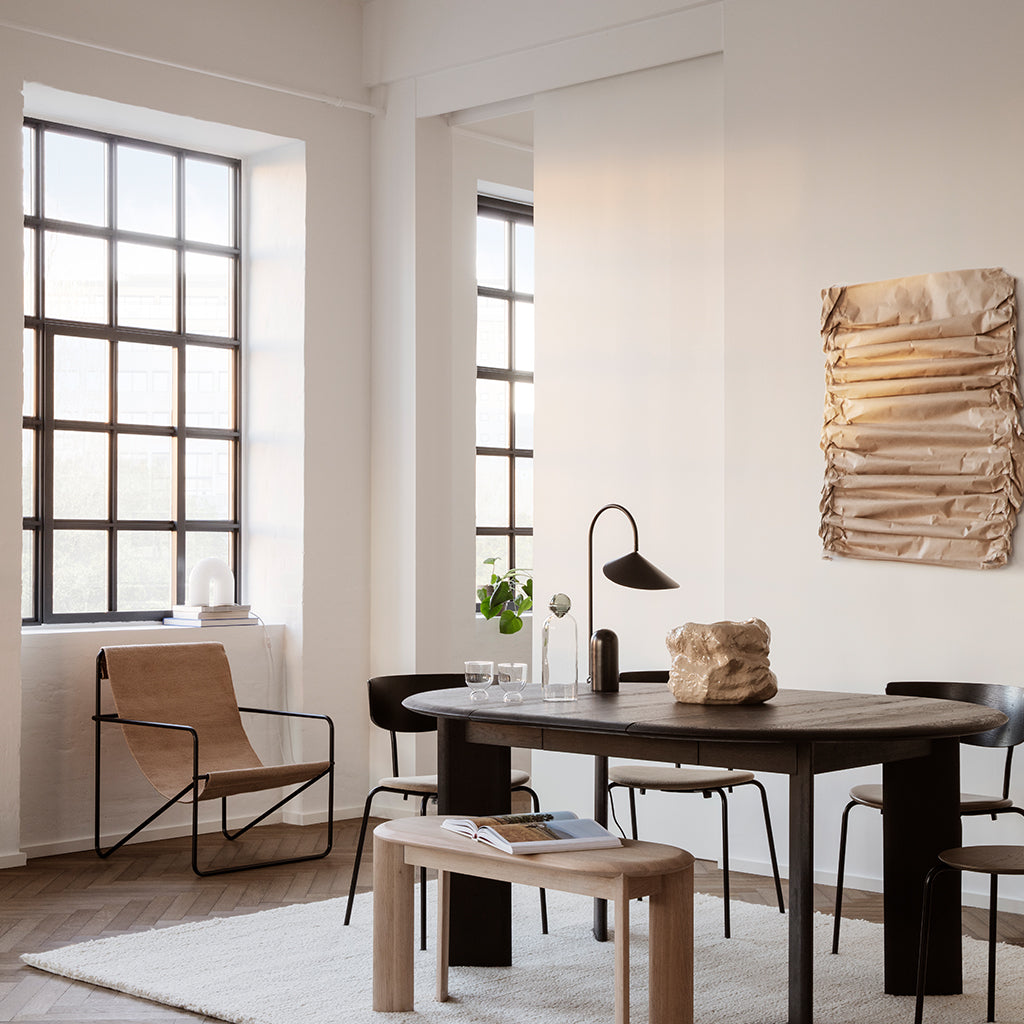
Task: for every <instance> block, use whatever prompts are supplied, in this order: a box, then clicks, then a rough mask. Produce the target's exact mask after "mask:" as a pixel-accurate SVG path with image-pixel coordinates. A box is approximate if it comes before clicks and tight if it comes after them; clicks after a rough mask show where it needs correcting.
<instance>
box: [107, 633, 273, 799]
mask: <svg viewBox="0 0 1024 1024" xmlns="http://www.w3.org/2000/svg"><path fill="white" fill-rule="evenodd" d="M101 679H107V680H108V681H109V683H110V692H111V695H112V696H113V698H114V707H115V708H116V709H117V714H118V716H119V717H121V718H130V719H135V720H137V721H143V722H167V723H171V724H174V725H190V726H192V728H194V729H195V730H196V732H197V733H198V735H199V750H200V755H201V758H202V760H201V761H200V764H199V769H200V772H206V771H225V770H229V769H232V768H259V767H261V766H262V762H261V761H260V759H259V757H257V755H256V751H255V750H253V748H252V745H251V744H250V743H249V739H248V737H247V736H246V734H245V729H244V728H243V727H242V717H241V715H240V714H239V712H238V700H237V698H236V697H235V688H234V686H233V685H232V682H231V668H230V666H229V665H228V658H227V654H226V653H225V651H224V645H223V644H219V643H196V644H141V645H124V646H116V647H104V648H101V650H100V652H99V655H98V656H97V658H96V686H97V703H98V701H99V685H100V680H101ZM122 732H123V733H124V737H125V740H126V741H127V743H128V749H129V750H130V751H131V754H132V757H134V758H135V760H136V762H138V765H139V768H141V769H142V772H143V774H144V775H145V776H146V778H147V779H149V781H150V783H151V784H152V786H153V787H154V788H155V789H156V790H157V791H159V792H160V793H162V794H163V795H164V796H166V797H168V798H170V797H171V796H173V795H174V794H175V793H177V792H179V791H180V790H181V789H182V787H183V786H184V785H186V783H187V782H188V780H189V779H190V778H191V777H192V739H191V737H190V736H188V735H187V734H185V733H182V732H180V731H176V730H171V729H153V728H140V727H132V728H128V727H125V728H123V729H122Z"/></svg>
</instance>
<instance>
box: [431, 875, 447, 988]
mask: <svg viewBox="0 0 1024 1024" xmlns="http://www.w3.org/2000/svg"><path fill="white" fill-rule="evenodd" d="M450 881H451V875H450V874H449V873H448V872H447V871H438V873H437V939H436V942H437V993H436V995H435V997H434V998H435V999H436V1000H437V1001H438V1002H439V1003H444V1002H447V1001H448V916H449V915H448V906H449V903H448V897H449V894H450V889H451V885H450Z"/></svg>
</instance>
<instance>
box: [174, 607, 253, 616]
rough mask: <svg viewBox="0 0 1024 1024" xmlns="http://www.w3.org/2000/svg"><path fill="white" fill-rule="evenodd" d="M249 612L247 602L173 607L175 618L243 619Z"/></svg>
mask: <svg viewBox="0 0 1024 1024" xmlns="http://www.w3.org/2000/svg"><path fill="white" fill-rule="evenodd" d="M248 614H249V605H247V604H176V605H175V606H174V607H173V608H172V609H171V618H175V619H241V618H244V617H245V616H246V615H248Z"/></svg>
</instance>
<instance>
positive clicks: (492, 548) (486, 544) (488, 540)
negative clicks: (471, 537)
mask: <svg viewBox="0 0 1024 1024" xmlns="http://www.w3.org/2000/svg"><path fill="white" fill-rule="evenodd" d="M485 558H497V559H499V561H498V562H497V563H496V564H495V566H494V569H495V571H496V572H497V573H498V575H499V576H500V575H501V574H502V573H503V572H504V571H505V570H506V569H507V568H508V537H477V539H476V587H477V589H479V588H480V587H485V586H487V584H488V583H490V582H491V567H490V566H489V565H484V559H485Z"/></svg>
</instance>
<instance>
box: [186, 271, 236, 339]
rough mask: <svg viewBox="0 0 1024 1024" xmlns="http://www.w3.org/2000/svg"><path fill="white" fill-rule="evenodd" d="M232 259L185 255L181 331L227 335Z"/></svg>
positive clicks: (229, 313)
mask: <svg viewBox="0 0 1024 1024" xmlns="http://www.w3.org/2000/svg"><path fill="white" fill-rule="evenodd" d="M233 270H234V260H232V259H230V258H229V257H226V256H210V255H207V254H206V253H200V252H189V253H186V254H185V330H186V331H187V332H188V333H189V334H210V335H214V336H216V337H218V338H230V337H231V336H232V335H231V321H232V316H231V307H232V297H233V291H234V289H233V287H232V278H233Z"/></svg>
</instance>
